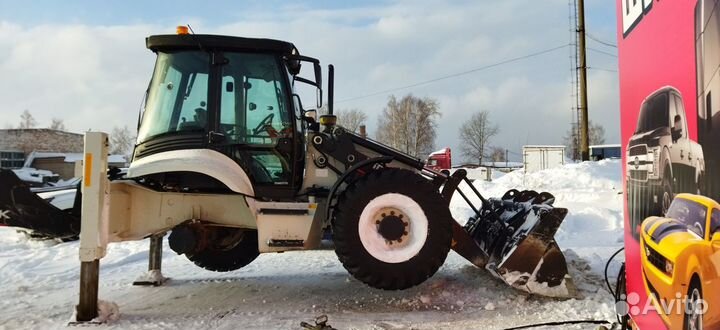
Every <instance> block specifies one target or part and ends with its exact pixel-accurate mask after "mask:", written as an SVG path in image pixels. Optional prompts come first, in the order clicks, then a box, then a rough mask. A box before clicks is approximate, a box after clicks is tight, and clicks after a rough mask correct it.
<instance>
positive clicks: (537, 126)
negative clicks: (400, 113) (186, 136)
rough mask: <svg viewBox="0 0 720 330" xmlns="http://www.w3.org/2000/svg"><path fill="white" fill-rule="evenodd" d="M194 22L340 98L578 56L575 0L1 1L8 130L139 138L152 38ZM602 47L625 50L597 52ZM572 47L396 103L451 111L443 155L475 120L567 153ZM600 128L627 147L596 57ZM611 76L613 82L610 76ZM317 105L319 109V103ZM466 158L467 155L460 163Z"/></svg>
mask: <svg viewBox="0 0 720 330" xmlns="http://www.w3.org/2000/svg"><path fill="white" fill-rule="evenodd" d="M586 10H587V13H588V17H587V28H588V31H589V32H590V33H592V34H593V35H594V36H595V37H597V38H600V39H602V40H605V41H608V42H611V43H614V42H615V2H614V1H608V0H588V1H587V3H586ZM186 23H189V24H191V25H192V26H193V28H194V29H195V30H196V32H198V33H209V34H230V35H239V36H250V37H270V38H277V39H283V40H289V41H292V42H294V43H295V44H296V45H297V46H298V48H299V49H300V51H301V52H302V53H304V54H306V55H310V56H314V57H318V58H320V59H321V61H323V62H324V63H325V64H327V63H334V64H335V65H336V77H337V78H336V79H337V82H336V99H337V100H343V99H349V98H354V97H357V96H362V95H367V94H372V93H374V92H377V91H382V90H386V89H391V88H394V87H398V86H405V85H409V84H413V83H416V82H419V81H424V80H428V79H433V78H436V77H440V76H444V75H448V74H453V73H457V72H462V71H466V70H470V69H473V68H478V67H482V66H485V65H489V64H493V63H497V62H500V61H503V60H506V59H508V58H513V57H518V56H523V55H527V54H530V53H534V52H537V51H540V50H543V49H548V48H551V47H555V46H559V45H563V44H566V43H568V41H569V38H570V35H569V28H570V27H569V24H568V2H567V0H544V1H529V0H528V1H519V0H506V1H494V0H485V1H431V0H418V1H410V0H396V1H391V0H385V1H345V2H341V1H330V0H323V1H308V2H292V3H290V2H287V1H212V2H197V1H196V2H190V1H124V2H104V1H64V2H59V1H26V2H19V1H6V0H0V76H3V77H14V78H15V79H12V80H10V79H0V90H3V91H4V93H7V97H4V99H5V101H4V103H5V104H4V106H5V107H6V108H8V109H9V111H7V110H5V111H2V112H0V125H4V126H11V125H15V123H16V122H17V121H18V118H19V114H20V113H21V112H22V111H23V110H25V109H28V110H29V111H30V112H31V113H32V114H33V115H34V116H35V117H36V118H37V119H38V121H39V122H40V125H46V124H47V123H49V122H50V119H51V118H53V117H59V118H61V119H63V120H65V123H66V126H68V128H70V129H71V130H74V131H84V130H87V129H93V130H105V131H109V130H111V129H112V127H113V126H123V125H128V126H129V127H135V121H136V119H137V111H138V105H139V103H140V99H141V97H142V94H143V91H144V90H145V87H146V86H147V81H148V79H149V78H150V74H151V69H152V64H153V60H154V57H153V54H152V53H150V52H148V51H147V50H146V49H144V37H145V36H147V35H151V34H164V33H172V32H173V31H174V27H175V26H176V25H179V24H186ZM588 46H590V47H592V48H593V49H596V50H600V51H602V52H605V53H610V54H614V53H616V49H614V48H612V47H608V46H605V45H602V44H599V43H597V42H595V41H592V40H588ZM570 53H571V50H570V48H563V49H560V50H556V51H553V52H550V53H548V54H545V55H541V56H537V57H533V58H530V59H527V60H523V61H519V62H515V63H512V64H509V65H503V66H499V67H496V68H492V69H488V70H483V71H478V72H475V73H472V74H468V75H463V76H460V77H457V78H452V79H447V80H442V81H439V82H436V83H433V84H428V85H423V86H419V87H416V88H411V89H407V90H401V91H396V92H394V94H395V95H397V96H402V95H404V94H406V93H413V94H414V95H417V96H421V97H432V98H435V99H437V100H438V101H439V103H440V107H441V109H440V110H441V112H442V113H443V117H441V119H440V121H439V124H438V139H437V142H436V146H437V147H438V148H440V147H444V146H450V147H452V148H453V149H458V147H459V146H460V142H459V140H458V129H459V127H460V125H461V124H462V121H463V120H464V119H466V118H469V117H470V116H471V115H472V113H473V112H474V111H478V110H488V111H490V112H491V116H490V118H491V119H492V120H494V121H496V122H497V123H498V124H499V125H500V134H498V136H497V137H496V138H495V139H494V141H492V144H493V145H497V146H500V147H505V148H509V149H510V150H511V151H513V150H514V151H516V152H519V150H520V148H521V146H522V145H523V144H528V143H532V144H559V143H561V142H562V136H563V135H564V133H565V131H567V129H568V127H569V123H570V120H571V118H572V113H571V110H570V107H571V103H572V102H573V100H572V99H571V97H570V91H571V87H570V84H569V79H570V74H571V73H570V62H569V58H568V57H569V55H570ZM588 64H589V66H590V67H594V68H599V69H604V70H591V71H590V73H589V90H590V111H591V115H590V119H591V120H593V121H595V122H599V123H601V124H602V125H603V126H605V128H606V132H607V134H606V142H608V143H615V142H618V140H619V129H618V127H617V126H619V125H618V122H619V109H618V104H619V102H618V87H617V73H616V72H612V71H613V70H616V69H617V58H616V57H613V56H608V55H606V54H603V53H600V52H597V51H590V53H589V54H588ZM605 69H607V70H610V71H606V70H605ZM389 95H390V94H389V93H385V94H381V95H377V96H373V97H368V98H362V99H357V100H353V101H348V102H343V103H340V104H338V105H337V106H336V108H339V109H342V108H357V109H360V110H363V111H365V112H366V113H367V114H368V117H369V120H368V128H369V130H370V132H371V134H372V133H373V127H375V126H376V123H377V120H378V119H377V117H378V114H379V113H380V112H381V111H382V108H383V106H384V105H385V103H386V102H387V98H388V97H389ZM306 103H312V102H306ZM455 153H456V154H459V153H457V152H455Z"/></svg>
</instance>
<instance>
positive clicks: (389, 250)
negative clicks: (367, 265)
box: [358, 193, 428, 263]
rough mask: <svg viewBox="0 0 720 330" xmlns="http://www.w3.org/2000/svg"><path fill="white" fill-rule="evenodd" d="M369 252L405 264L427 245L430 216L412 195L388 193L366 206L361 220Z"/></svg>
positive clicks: (363, 237)
mask: <svg viewBox="0 0 720 330" xmlns="http://www.w3.org/2000/svg"><path fill="white" fill-rule="evenodd" d="M358 234H359V236H360V242H361V243H362V245H363V247H364V248H365V251H367V252H368V253H369V254H370V255H371V256H372V257H374V258H375V259H378V260H380V261H383V262H387V263H401V262H405V261H408V260H410V259H412V257H414V256H416V255H417V254H418V253H419V252H420V250H421V249H422V247H423V246H424V245H425V241H426V240H427V235H428V219H427V216H426V215H425V212H424V211H423V210H422V207H421V206H420V205H419V204H418V203H417V202H415V201H414V200H413V199H412V198H410V197H407V196H405V195H402V194H397V193H388V194H384V195H380V196H378V197H375V198H374V199H373V200H371V201H370V203H368V204H367V206H365V208H364V209H363V211H362V213H361V214H360V220H359V221H358Z"/></svg>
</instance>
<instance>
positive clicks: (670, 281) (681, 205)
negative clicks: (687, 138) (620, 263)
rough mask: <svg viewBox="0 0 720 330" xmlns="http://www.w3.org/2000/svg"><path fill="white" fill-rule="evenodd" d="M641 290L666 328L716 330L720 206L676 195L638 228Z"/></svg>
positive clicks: (719, 318) (719, 301)
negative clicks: (661, 214)
mask: <svg viewBox="0 0 720 330" xmlns="http://www.w3.org/2000/svg"><path fill="white" fill-rule="evenodd" d="M641 233H642V235H641V237H642V239H641V242H640V248H641V252H642V253H641V257H642V272H643V278H644V282H645V289H646V290H647V294H648V296H649V297H650V299H651V300H652V303H653V305H654V307H655V309H656V310H657V311H658V314H660V316H661V318H662V319H663V321H664V322H665V324H666V325H667V326H668V327H669V328H670V329H698V330H700V329H718V328H720V204H718V203H717V202H715V201H714V200H712V199H710V198H707V197H704V196H699V195H691V194H678V195H677V196H675V199H674V200H673V201H672V204H670V207H669V209H668V211H667V213H666V215H665V217H649V218H647V219H645V220H644V221H643V222H642V225H641Z"/></svg>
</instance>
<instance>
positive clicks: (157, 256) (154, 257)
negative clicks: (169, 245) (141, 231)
mask: <svg viewBox="0 0 720 330" xmlns="http://www.w3.org/2000/svg"><path fill="white" fill-rule="evenodd" d="M163 237H165V233H160V234H156V235H153V236H150V251H149V258H148V259H149V261H148V272H147V273H146V274H144V275H142V276H140V277H139V278H138V279H136V280H135V282H133V285H143V286H160V285H163V283H165V281H166V280H167V278H165V277H164V276H163V275H162V242H163Z"/></svg>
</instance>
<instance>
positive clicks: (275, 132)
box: [220, 53, 293, 146]
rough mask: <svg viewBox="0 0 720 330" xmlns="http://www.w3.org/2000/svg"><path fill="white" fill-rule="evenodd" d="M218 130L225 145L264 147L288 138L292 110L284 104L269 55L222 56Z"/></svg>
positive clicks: (279, 78)
mask: <svg viewBox="0 0 720 330" xmlns="http://www.w3.org/2000/svg"><path fill="white" fill-rule="evenodd" d="M225 57H226V58H227V60H228V63H227V64H226V65H224V66H223V73H222V76H223V78H222V79H223V87H222V88H223V91H222V94H221V95H222V97H221V100H220V104H221V106H220V128H221V129H222V130H223V131H224V134H225V136H226V137H227V139H228V142H229V143H232V144H251V145H267V146H272V145H275V144H277V139H278V138H281V137H289V135H290V134H291V132H292V120H293V117H292V110H291V109H288V106H287V104H286V99H287V96H286V95H285V93H284V92H283V91H284V88H283V83H284V82H283V80H282V75H281V71H280V68H279V66H278V64H277V62H276V59H275V57H274V56H272V55H266V54H240V53H225Z"/></svg>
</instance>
